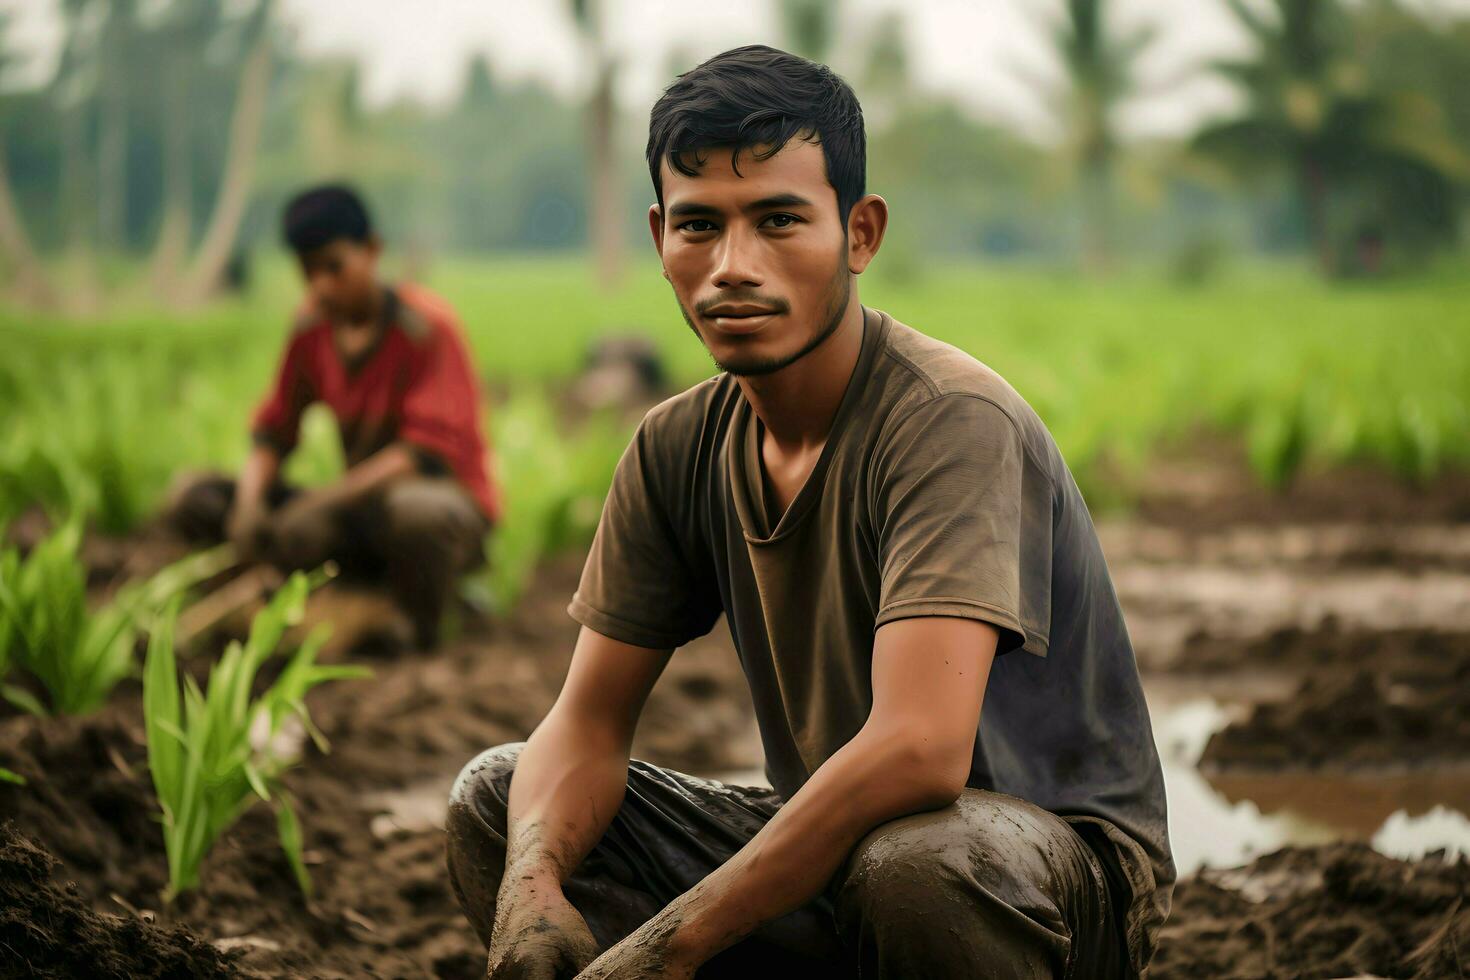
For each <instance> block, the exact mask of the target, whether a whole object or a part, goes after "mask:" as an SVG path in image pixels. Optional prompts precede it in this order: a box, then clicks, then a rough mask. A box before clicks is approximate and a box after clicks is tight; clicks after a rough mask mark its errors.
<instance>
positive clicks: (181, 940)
mask: <svg viewBox="0 0 1470 980" xmlns="http://www.w3.org/2000/svg"><path fill="white" fill-rule="evenodd" d="M56 864H57V862H56V859H55V858H54V857H52V856H51V855H50V854H49V853H48V852H47V851H46V850H45V849H44V848H42V847H39V846H37V845H36V844H35V843H34V842H32V841H31V840H29V839H27V838H26V837H25V836H23V835H22V834H20V833H19V832H17V831H16V829H15V827H14V826H13V825H11V824H5V825H0V948H4V950H5V955H4V957H0V977H39V978H50V977H55V978H71V977H83V976H85V977H97V978H99V980H104V978H105V980H111V978H117V980H134V978H144V977H164V978H178V980H185V978H199V977H234V976H238V975H239V971H238V970H237V969H236V967H235V965H234V959H235V955H234V954H231V953H228V952H224V951H221V950H220V949H218V948H216V947H215V946H213V945H211V944H209V943H207V942H205V941H204V940H202V939H200V938H199V937H198V936H196V935H195V934H194V933H192V932H190V931H189V930H188V929H181V928H177V927H168V926H162V925H158V924H155V923H153V922H151V921H149V919H150V918H151V916H143V915H134V914H125V915H114V914H107V913H100V912H97V911H95V910H94V909H93V908H92V907H91V906H90V905H89V904H88V903H87V902H86V901H85V900H84V899H83V898H82V897H81V894H80V891H79V889H78V888H77V886H76V884H75V883H74V882H62V881H59V880H57V878H56V876H55V875H54V874H53V872H54V871H55V869H56Z"/></svg>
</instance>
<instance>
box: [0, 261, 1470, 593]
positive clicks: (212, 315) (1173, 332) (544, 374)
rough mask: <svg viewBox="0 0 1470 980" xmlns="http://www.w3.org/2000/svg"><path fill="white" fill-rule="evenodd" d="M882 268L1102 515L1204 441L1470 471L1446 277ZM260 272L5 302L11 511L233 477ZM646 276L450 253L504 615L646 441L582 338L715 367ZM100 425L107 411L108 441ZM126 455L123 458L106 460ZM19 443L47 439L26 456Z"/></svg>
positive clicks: (270, 269)
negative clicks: (493, 469)
mask: <svg viewBox="0 0 1470 980" xmlns="http://www.w3.org/2000/svg"><path fill="white" fill-rule="evenodd" d="M887 259H888V256H887V254H886V252H885V253H884V254H882V255H880V256H879V258H878V261H877V262H876V263H875V264H874V267H873V273H874V275H875V276H876V277H873V276H864V277H863V282H862V289H863V294H862V295H863V299H864V301H865V302H866V303H868V304H870V305H872V306H875V307H877V308H879V309H883V310H887V311H888V312H890V313H892V314H893V315H894V316H895V317H897V318H898V319H900V320H903V321H904V322H906V323H910V324H912V325H913V326H914V327H916V328H918V329H920V330H922V331H924V332H925V333H928V334H930V335H932V336H934V337H937V338H939V339H941V340H945V341H948V342H950V343H953V344H955V345H956V346H959V347H961V348H963V349H964V350H966V351H969V352H970V353H972V354H974V355H975V356H976V357H978V358H980V359H981V360H983V361H985V362H986V363H987V364H990V365H991V366H992V367H994V368H995V369H996V370H998V371H1000V372H1001V374H1002V375H1004V376H1005V377H1006V379H1007V380H1009V381H1010V382H1011V383H1012V384H1013V385H1015V386H1016V388H1017V389H1018V390H1019V391H1020V392H1021V394H1022V395H1023V396H1025V397H1026V398H1027V399H1028V400H1029V401H1030V402H1031V403H1032V405H1033V406H1035V407H1036V409H1037V410H1038V412H1039V413H1040V414H1041V417H1042V419H1043V420H1044V421H1045V422H1046V423H1047V425H1048V426H1049V427H1050V429H1051V430H1052V433H1053V434H1054V435H1055V436H1056V439H1057V441H1058V444H1059V445H1060V447H1061V449H1062V451H1063V453H1064V455H1065V456H1066V458H1067V460H1068V462H1069V464H1070V465H1071V466H1072V468H1073V470H1074V472H1075V473H1076V474H1077V476H1078V479H1079V482H1081V483H1082V485H1083V488H1084V490H1085V491H1086V492H1087V494H1088V499H1089V501H1090V502H1091V503H1093V505H1094V506H1099V507H1102V506H1115V505H1126V504H1127V502H1128V501H1129V499H1130V498H1131V497H1132V496H1133V494H1134V493H1135V492H1136V490H1137V489H1138V487H1139V486H1140V485H1141V484H1142V482H1143V480H1144V478H1145V474H1146V470H1147V466H1148V464H1149V462H1150V460H1151V459H1152V458H1153V457H1154V456H1155V455H1156V454H1157V453H1159V452H1161V451H1163V450H1165V449H1168V448H1169V447H1170V445H1171V444H1177V443H1179V442H1180V441H1181V440H1185V439H1188V438H1191V437H1192V436H1193V435H1194V434H1195V433H1198V432H1199V431H1201V430H1206V431H1212V432H1215V433H1221V434H1224V435H1226V436H1233V437H1235V438H1237V439H1238V440H1239V443H1240V445H1242V446H1243V447H1246V448H1247V449H1248V454H1249V457H1250V460H1251V462H1252V466H1253V467H1254V468H1255V470H1256V472H1257V474H1258V475H1259V477H1260V479H1261V480H1262V482H1263V483H1264V484H1268V485H1279V484H1281V483H1284V482H1287V481H1289V480H1290V478H1291V476H1292V475H1294V474H1295V473H1296V472H1297V471H1298V469H1300V468H1301V467H1320V466H1330V465H1332V464H1335V463H1341V462H1345V461H1349V460H1367V461H1370V462H1376V463H1378V464H1380V465H1382V466H1384V467H1386V468H1388V469H1390V470H1392V471H1394V472H1396V473H1399V474H1401V475H1403V476H1404V477H1406V478H1409V479H1414V480H1422V479H1427V478H1429V477H1432V476H1433V475H1434V474H1435V473H1437V472H1439V471H1440V470H1442V469H1444V468H1446V467H1452V466H1465V465H1470V443H1467V440H1465V439H1464V438H1463V433H1464V432H1466V431H1470V343H1467V338H1466V328H1465V326H1464V316H1463V314H1462V312H1461V311H1462V310H1463V309H1464V307H1465V302H1466V299H1467V296H1466V287H1465V285H1464V280H1463V276H1462V275H1461V274H1460V272H1459V270H1458V269H1456V268H1454V267H1452V266H1446V267H1445V268H1444V269H1443V270H1442V271H1437V272H1431V273H1428V274H1424V275H1421V276H1419V277H1416V278H1413V279H1404V280H1397V281H1385V282H1368V281H1364V282H1357V283H1353V284H1352V285H1350V286H1347V285H1341V284H1339V285H1337V286H1328V285H1326V284H1324V283H1322V282H1320V281H1317V280H1315V279H1314V278H1313V277H1311V276H1310V275H1307V274H1306V273H1305V270H1303V269H1301V268H1299V267H1293V266H1288V265H1281V266H1270V267H1266V266H1262V265H1260V264H1257V263H1252V262H1250V261H1248V260H1245V259H1234V260H1232V261H1230V262H1228V263H1225V264H1223V265H1222V266H1220V267H1218V268H1216V269H1215V270H1214V272H1213V274H1212V275H1210V276H1208V277H1206V278H1204V279H1202V280H1200V281H1191V282H1189V283H1188V284H1187V285H1185V284H1178V283H1175V282H1173V281H1172V280H1171V277H1169V276H1168V275H1163V274H1160V275H1155V274H1153V273H1150V272H1149V271H1148V270H1147V269H1145V268H1142V267H1139V268H1137V269H1134V270H1133V271H1132V272H1130V273H1129V274H1128V275H1126V276H1120V277H1117V278H1115V279H1112V280H1109V281H1108V282H1107V283H1106V284H1105V285H1104V284H1099V283H1095V282H1088V281H1079V280H1078V279H1076V278H1075V277H1064V276H1058V275H1052V274H1048V273H1044V272H1040V271H1037V270H1034V269H1026V268H1022V267H1016V266H1006V267H1001V268H997V267H995V266H987V265H982V264H978V263H970V262H964V263H960V262H956V263H949V264H938V263H934V262H927V263H925V265H924V269H923V275H922V278H920V279H903V278H894V277H884V276H882V275H877V273H880V272H881V270H882V267H883V265H884V263H885V262H886V261H887ZM1165 271H1167V270H1165ZM262 272H263V276H262V279H261V289H260V291H259V293H258V294H257V295H256V296H255V297H254V298H252V299H251V300H249V301H236V302H233V303H227V304H221V305H219V306H217V307H212V308H210V309H209V310H207V311H204V312H203V313H201V314H199V315H196V316H192V317H189V318H182V317H172V318H170V317H155V316H147V315H143V314H137V315H128V314H124V315H119V316H118V317H117V318H115V319H113V320H107V321H95V322H91V323H87V324H79V323H75V322H71V321H66V320H59V319H47V320H44V321H41V322H37V321H35V320H34V319H33V318H30V317H27V318H25V319H21V318H20V317H19V316H18V315H17V314H15V313H13V312H6V310H5V309H4V308H3V307H0V343H3V344H4V346H5V349H6V358H5V359H4V361H3V362H0V414H3V415H4V417H5V418H6V419H7V422H8V424H9V425H10V427H11V432H13V433H14V434H15V438H14V439H12V440H10V441H8V442H7V443H6V444H5V445H3V446H0V509H4V508H8V509H9V510H10V512H11V513H14V512H16V508H17V507H18V506H20V505H19V504H17V503H10V504H5V503H4V502H3V501H4V499H5V498H4V493H5V492H7V491H5V490H4V488H6V487H9V486H12V485H20V484H28V485H30V486H32V488H33V491H34V492H33V493H31V494H30V495H29V496H26V497H25V498H24V499H25V502H26V503H32V502H37V501H40V502H45V503H48V504H49V505H51V506H53V507H54V508H55V509H56V510H57V511H58V512H59V513H65V511H66V510H67V509H68V508H69V507H71V506H74V504H73V503H72V500H73V499H74V498H76V497H78V496H86V495H96V494H97V493H99V491H97V490H88V491H86V493H85V494H81V493H80V492H72V491H64V490H62V489H57V488H60V487H64V486H67V485H71V484H79V485H83V486H86V485H92V486H104V485H111V486H114V487H115V488H116V489H114V490H112V491H109V493H112V494H114V495H115V497H116V499H117V500H118V501H120V503H116V504H113V505H111V508H110V509H111V511H112V512H113V513H116V514H133V515H136V516H137V517H141V516H142V515H143V514H146V513H148V512H150V511H151V510H152V509H153V508H156V507H157V506H158V505H159V503H160V501H161V499H162V494H163V491H164V488H165V487H166V485H167V476H168V474H169V473H171V472H174V471H177V470H179V469H187V468H197V467H202V466H210V467H224V468H229V467H233V466H235V465H237V464H238V463H239V462H240V460H241V459H242V458H243V455H244V452H245V450H246V447H247V445H248V442H247V439H246V438H245V432H246V430H247V425H248V418H249V412H250V408H251V406H252V405H253V404H254V402H255V399H256V398H257V397H258V396H259V393H260V391H261V390H262V389H263V388H264V386H265V384H266V382H267V379H268V378H269V376H270V372H271V371H272V370H273V367H274V365H275V363H276V361H277V358H278V357H279V354H280V346H279V345H280V344H281V341H282V338H283V335H284V331H285V329H286V324H285V320H286V314H285V311H286V310H288V309H289V308H290V297H291V295H292V291H293V290H294V289H296V288H297V287H296V285H295V282H294V275H295V273H294V271H293V270H291V269H290V268H289V267H288V266H287V265H286V264H285V263H280V264H278V265H266V266H263V267H262ZM629 283H630V285H629V286H628V287H627V288H625V289H624V290H622V291H621V292H618V293H615V294H613V295H611V296H603V295H602V294H601V293H599V292H598V291H597V290H596V289H595V288H594V287H593V285H592V277H591V276H589V275H588V274H587V271H586V268H585V266H583V265H582V264H580V263H578V262H576V261H572V260H565V259H547V258H516V259H511V258H506V259H501V260H494V261H491V260H475V261H452V262H445V263H443V264H442V265H441V266H440V267H439V269H438V274H437V275H436V276H435V278H434V279H433V280H431V285H432V286H433V287H434V288H436V289H437V291H438V292H440V293H441V294H442V295H445V296H448V297H452V298H453V301H454V304H455V306H456V308H457V309H458V311H459V313H460V314H461V316H462V319H463V322H464V323H465V325H466V330H467V332H468V334H469V340H470V347H471V350H472V351H473V352H474V355H475V357H476V363H477V366H478V368H479V371H480V373H481V374H482V376H484V377H485V378H487V379H488V380H489V381H490V383H491V387H492V389H493V390H495V391H498V392H508V396H507V397H506V398H504V399H502V400H501V401H500V404H497V405H496V406H494V407H493V408H492V409H491V410H490V414H489V419H488V425H487V427H486V429H487V432H488V433H489V434H490V437H491V442H492V444H493V445H494V447H495V449H496V452H497V455H498V458H499V476H500V480H501V482H502V485H503V488H504V492H505V497H506V515H505V520H504V521H503V522H502V524H501V527H500V528H499V529H498V530H497V532H496V538H495V540H494V541H492V544H491V550H492V562H491V568H490V569H489V571H488V572H487V573H486V578H484V579H483V580H482V584H484V585H485V587H487V588H488V589H489V590H490V592H491V593H492V595H493V598H494V602H495V603H496V604H497V605H498V606H500V607H502V608H503V607H504V606H506V605H508V604H510V603H511V602H513V600H514V597H515V596H516V595H517V594H518V592H519V589H520V587H521V584H522V583H523V582H524V580H525V577H526V575H528V574H529V572H530V570H531V569H532V568H533V567H534V566H535V564H536V562H537V561H538V560H539V559H540V558H541V557H542V556H544V555H546V554H548V553H550V552H554V551H555V550H557V549H558V548H561V547H567V546H574V545H576V544H578V543H582V542H584V541H585V540H586V537H587V535H589V534H590V531H591V528H592V525H593V522H595V519H596V514H597V503H598V502H599V501H600V498H601V494H602V493H603V492H604V490H605V487H606V483H607V479H608V476H609V474H610V473H611V472H612V468H613V465H614V463H615V462H616V459H617V457H618V454H619V453H620V452H621V450H622V448H623V446H624V445H626V442H627V435H628V431H629V426H628V425H626V424H620V423H617V422H614V421H612V420H604V419H593V420H591V421H590V422H588V423H586V424H585V425H584V426H567V425H565V424H561V423H559V421H558V419H557V416H556V412H555V410H554V408H553V405H554V398H551V397H548V393H554V392H555V391H556V390H557V389H558V388H559V387H560V386H562V385H564V384H565V383H566V382H567V380H568V379H569V378H570V377H571V376H573V375H574V374H575V373H576V371H577V370H578V368H579V365H580V364H581V363H582V359H583V357H584V356H585V352H586V350H587V348H588V346H589V345H590V344H591V343H592V342H593V341H594V340H595V339H596V338H598V337H600V336H602V335H604V334H605V333H607V332H609V331H618V332H637V333H643V334H645V335H647V336H649V337H650V338H651V339H652V340H653V342H654V343H655V345H656V346H657V348H658V349H659V351H660V353H661V354H662V356H663V357H664V359H665V363H666V366H667V368H668V373H669V375H670V377H671V378H672V379H673V381H674V382H675V383H676V384H677V385H679V386H683V385H687V384H691V383H693V382H695V381H697V380H699V379H700V378H702V377H706V376H708V375H709V373H710V372H711V370H712V368H711V365H710V361H709V359H708V355H707V354H706V352H705V350H704V348H703V347H702V346H701V345H700V344H699V342H698V341H697V340H696V339H695V338H693V337H692V336H691V335H690V333H689V328H688V326H687V325H686V324H685V323H684V321H683V319H682V318H681V317H680V315H679V313H678V310H677V308H676V307H675V306H674V304H673V303H672V302H671V300H670V298H669V296H668V294H667V288H666V286H665V284H664V282H663V280H662V278H661V277H660V276H659V274H658V269H657V267H656V266H653V265H652V264H651V263H650V264H647V265H643V266H641V267H639V268H638V269H636V270H635V271H634V273H633V274H632V275H631V276H630V278H629ZM548 297H554V298H555V302H549V301H548ZM272 321H274V322H275V323H277V324H280V325H279V326H276V327H274V328H263V327H262V326H261V324H262V323H263V322H264V323H269V322H272ZM533 326H534V328H533ZM48 372H49V373H50V374H53V375H73V374H74V375H76V376H77V378H78V379H85V378H96V379H97V384H96V387H97V390H98V391H106V392H115V393H116V396H115V397H116V398H119V399H121V398H124V397H127V398H130V399H131V400H132V402H133V404H132V405H131V406H128V407H125V408H124V407H116V408H114V407H113V406H112V404H111V401H109V400H107V399H111V398H113V397H114V396H113V395H107V396H105V398H104V396H99V395H97V394H95V393H93V394H88V395H85V396H84V395H83V393H82V390H81V389H82V386H81V385H80V384H79V383H66V384H59V385H43V384H26V383H25V382H26V380H27V379H31V378H35V377H39V376H42V375H44V374H46V373H48ZM129 379H137V380H131V381H130V380H129ZM96 412H102V413H110V414H112V416H113V418H112V419H110V420H106V425H103V420H99V419H97V418H96V416H95V415H93V414H91V413H96ZM73 429H74V430H76V431H70V430H73ZM91 430H96V431H91ZM103 432H106V433H108V435H106V436H105V437H104V436H103V435H102V434H101V433H103ZM130 433H131V434H130ZM159 434H164V435H163V437H159ZM108 440H115V441H116V442H117V447H116V448H111V449H106V450H105V451H104V450H103V449H101V448H96V447H98V446H99V444H105V443H106V442H107V441H108ZM17 445H25V446H33V447H43V448H42V450H41V451H40V452H39V453H35V454H32V453H29V451H28V452H27V453H26V454H20V455H17V452H18V451H17V450H14V449H13V448H12V447H14V446H17ZM124 446H131V447H132V448H127V449H125V448H123V447H124ZM89 447H92V448H89ZM131 454H137V455H138V456H141V457H142V460H140V459H137V458H133V456H132V455H131ZM119 457H127V458H128V460H129V465H127V466H126V467H125V468H120V469H116V470H112V471H111V472H116V473H120V474H123V475H121V476H119V477H118V478H116V479H110V480H108V481H103V480H102V479H101V478H100V477H99V476H98V474H97V473H96V472H95V469H94V468H95V467H97V466H98V465H99V462H98V461H103V462H105V461H107V460H109V459H116V458H119ZM36 459H42V460H44V463H37V464H35V465H31V463H33V462H34V461H35V460H36ZM28 460H29V461H31V462H27V461H28ZM145 461H146V462H145ZM12 466H13V467H14V469H12ZM27 467H29V469H28V468H27ZM339 467H340V453H339V452H338V450H337V448H336V446H335V436H334V434H333V432H332V426H331V424H330V419H328V418H326V417H324V416H321V415H320V414H319V415H318V416H317V417H316V418H315V419H314V420H312V422H311V423H310V424H309V425H308V426H307V427H306V431H305V442H304V444H303V446H302V448H301V449H299V450H298V452H297V454H296V456H295V457H293V459H292V461H291V468H290V475H291V476H292V478H294V479H300V478H302V477H307V478H309V479H311V480H321V479H326V478H328V477H329V476H330V475H331V474H332V473H334V472H336V471H337V469H338V468H339ZM104 472H106V470H104ZM68 493H70V494H71V496H68V495H67V494H68ZM130 519H132V520H136V517H134V518H130Z"/></svg>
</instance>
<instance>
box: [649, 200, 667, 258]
mask: <svg viewBox="0 0 1470 980" xmlns="http://www.w3.org/2000/svg"><path fill="white" fill-rule="evenodd" d="M648 230H649V231H650V232H651V233H652V234H653V250H654V251H655V252H657V253H658V257H659V258H663V257H664V209H663V208H662V207H660V206H659V205H657V204H650V205H649V206H648Z"/></svg>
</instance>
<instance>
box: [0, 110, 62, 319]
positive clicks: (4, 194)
mask: <svg viewBox="0 0 1470 980" xmlns="http://www.w3.org/2000/svg"><path fill="white" fill-rule="evenodd" d="M0 252H3V253H4V256H5V261H6V263H7V264H9V266H10V268H11V271H12V272H13V273H14V280H15V291H16V293H17V295H18V296H19V298H20V299H22V300H23V301H25V302H27V303H30V304H33V305H37V306H50V305H52V304H54V303H55V302H56V290H55V289H53V288H52V286H51V283H50V281H49V280H48V279H47V277H46V270H45V269H44V268H43V267H42V266H41V260H40V259H39V258H37V257H36V251H35V249H34V248H32V247H31V239H30V236H29V235H28V234H26V229H25V222H24V221H23V220H22V219H21V214H20V209H19V208H17V207H16V206H15V197H14V195H12V194H11V190H10V165H9V161H8V160H7V158H6V151H5V142H4V139H3V138H0Z"/></svg>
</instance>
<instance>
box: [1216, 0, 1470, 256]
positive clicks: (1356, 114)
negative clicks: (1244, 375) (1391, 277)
mask: <svg viewBox="0 0 1470 980" xmlns="http://www.w3.org/2000/svg"><path fill="white" fill-rule="evenodd" d="M1226 2H1227V3H1228V4H1229V5H1230V9H1231V10H1232V11H1233V12H1234V14H1235V17H1236V19H1237V20H1239V21H1240V23H1241V24H1242V25H1243V26H1244V27H1245V29H1246V30H1247V32H1248V33H1249V34H1250V36H1251V37H1252V39H1253V40H1254V41H1255V45H1256V54H1255V57H1254V58H1251V59H1248V60H1235V61H1222V62H1219V63H1218V64H1217V65H1216V66H1215V67H1216V70H1217V71H1219V72H1220V73H1221V74H1223V75H1224V76H1225V77H1226V78H1228V79H1230V80H1231V81H1233V82H1234V83H1235V84H1236V85H1237V86H1238V87H1239V88H1240V89H1241V91H1242V92H1243V93H1244V95H1245V97H1246V108H1245V111H1244V112H1243V113H1242V114H1241V115H1240V116H1238V117H1237V118H1234V119H1229V120H1225V121H1223V122H1218V123H1214V124H1212V125H1209V126H1207V127H1205V128H1204V129H1203V130H1201V131H1200V132H1199V133H1198V134H1197V135H1196V136H1195V139H1194V146H1195V148H1196V149H1198V150H1199V151H1201V152H1203V153H1205V154H1207V155H1210V156H1213V157H1215V158H1216V159H1219V160H1220V161H1222V162H1223V163H1226V164H1227V165H1229V166H1231V167H1232V168H1234V169H1236V170H1238V171H1239V172H1241V173H1243V174H1247V175H1259V174H1261V173H1264V172H1270V171H1273V170H1280V169H1283V168H1284V169H1285V170H1286V171H1287V172H1289V173H1290V175H1291V177H1292V184H1293V188H1294V191H1295V194H1296V196H1297V200H1298V206H1299V208H1300V211H1301V213H1302V215H1303V218H1304V222H1305V226H1306V229H1307V234H1308V236H1309V238H1310V240H1311V242H1312V244H1313V246H1314V247H1315V250H1316V252H1317V256H1318V261H1319V262H1320V264H1321V266H1322V269H1323V271H1325V272H1328V273H1331V272H1334V271H1336V269H1337V265H1338V263H1337V260H1336V256H1335V250H1334V246H1333V234H1332V218H1333V215H1332V213H1331V207H1332V203H1333V198H1334V194H1335V192H1337V191H1339V190H1343V189H1346V187H1347V186H1348V185H1350V184H1354V185H1356V184H1359V183H1366V184H1368V185H1373V184H1375V183H1377V184H1382V183H1383V182H1384V181H1391V180H1394V179H1398V178H1402V177H1403V176H1404V175H1405V174H1411V175H1413V176H1414V177H1415V178H1417V179H1418V180H1420V181H1423V180H1428V181H1430V182H1436V181H1444V182H1450V181H1452V180H1454V179H1456V178H1465V177H1467V176H1470V161H1467V160H1466V158H1465V155H1464V154H1463V153H1462V152H1461V151H1460V150H1459V149H1458V148H1457V147H1456V146H1455V144H1454V141H1453V140H1452V139H1451V138H1450V137H1449V135H1448V133H1447V132H1446V130H1445V128H1444V125H1443V120H1442V119H1441V118H1439V114H1438V112H1437V111H1436V109H1435V107H1434V106H1433V105H1432V104H1429V103H1428V102H1427V100H1425V99H1424V98H1423V97H1422V96H1416V95H1414V94H1412V93H1408V92H1402V91H1386V90H1378V91H1375V90H1374V89H1373V88H1372V87H1371V85H1370V83H1369V80H1368V76H1367V73H1366V72H1365V71H1364V70H1363V68H1362V66H1361V64H1360V63H1359V62H1358V61H1357V59H1356V58H1355V57H1354V50H1353V49H1354V41H1355V39H1354V27H1355V25H1354V23H1353V20H1352V18H1351V16H1350V15H1349V13H1348V12H1347V11H1346V10H1345V9H1344V8H1343V7H1342V6H1340V5H1339V4H1338V3H1336V2H1335V0H1273V2H1272V6H1273V8H1274V9H1273V11H1272V13H1271V14H1269V15H1267V14H1263V13H1261V12H1258V11H1257V10H1256V9H1255V8H1254V7H1252V6H1251V5H1250V4H1248V3H1247V2H1245V0H1226Z"/></svg>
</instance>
